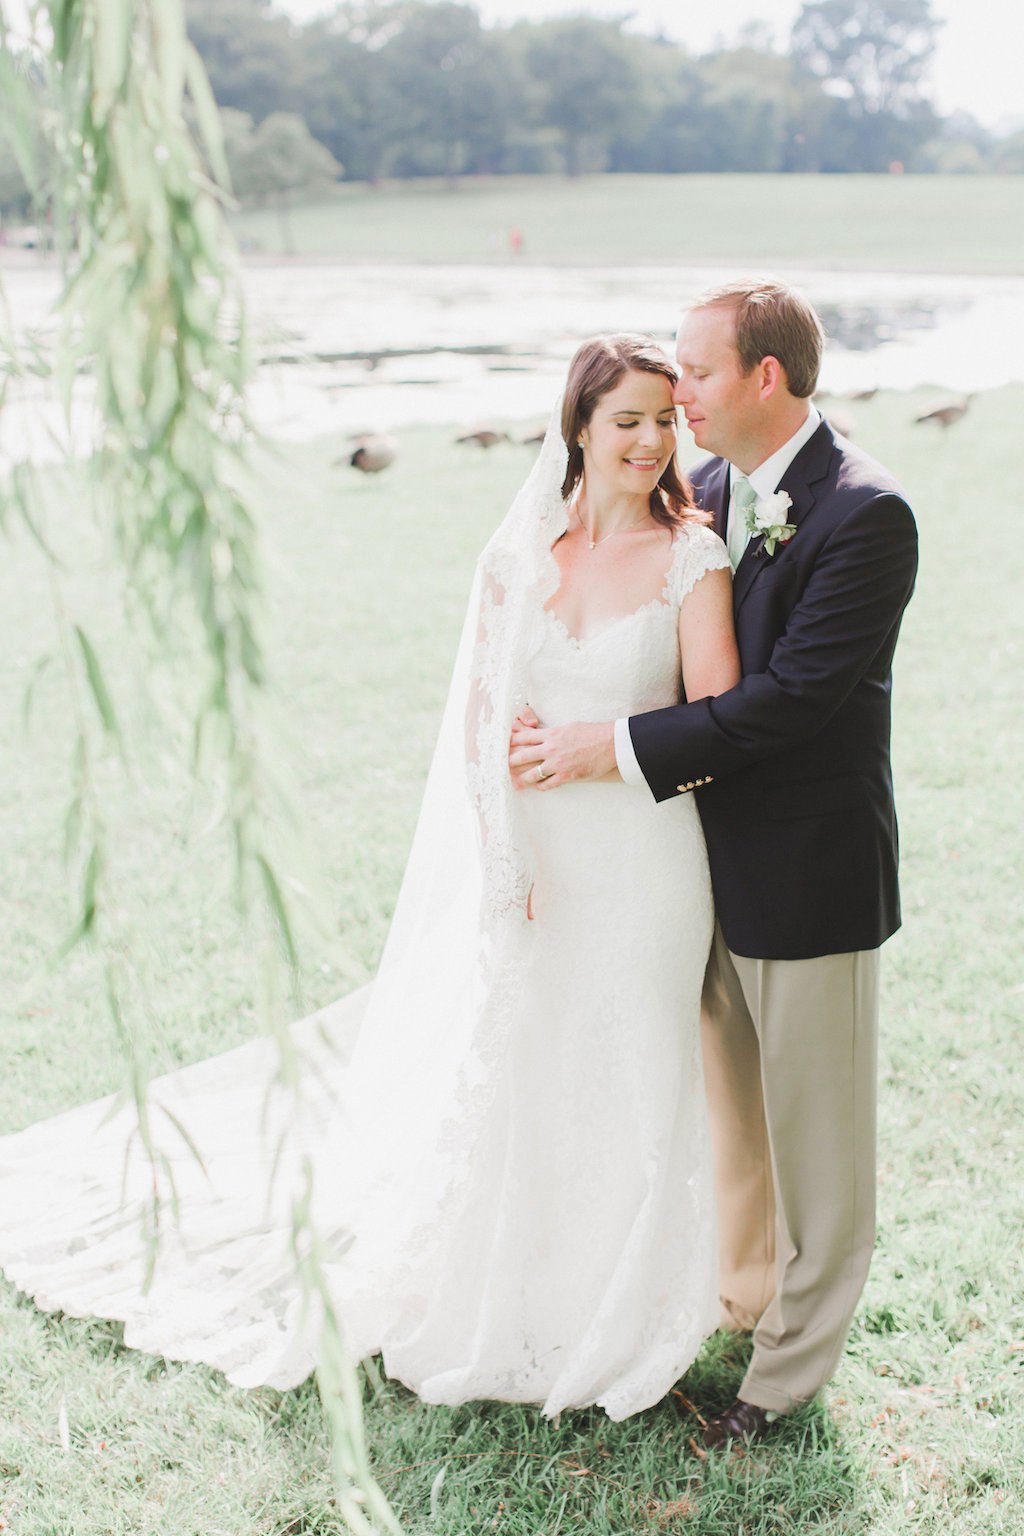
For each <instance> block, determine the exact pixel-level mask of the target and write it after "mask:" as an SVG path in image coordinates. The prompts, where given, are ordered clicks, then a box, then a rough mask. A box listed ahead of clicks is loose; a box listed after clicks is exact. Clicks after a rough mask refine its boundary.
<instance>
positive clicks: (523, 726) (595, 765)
mask: <svg viewBox="0 0 1024 1536" xmlns="http://www.w3.org/2000/svg"><path fill="white" fill-rule="evenodd" d="M508 766H509V770H510V772H511V774H512V782H513V784H514V785H515V787H516V789H541V790H544V789H557V788H558V787H559V785H560V784H577V783H581V782H582V781H584V780H587V779H602V778H605V777H606V776H607V775H609V774H612V773H615V774H616V775H617V770H616V764H615V726H614V725H613V724H612V723H611V722H608V721H603V722H601V723H599V724H593V725H592V724H588V723H586V722H582V721H576V722H575V723H574V724H572V725H541V723H540V721H539V720H538V719H537V716H536V715H535V714H534V712H533V710H532V709H530V708H526V709H524V710H523V711H522V713H521V714H519V715H517V716H516V720H515V724H514V725H513V727H512V739H511V742H510V745H509V754H508Z"/></svg>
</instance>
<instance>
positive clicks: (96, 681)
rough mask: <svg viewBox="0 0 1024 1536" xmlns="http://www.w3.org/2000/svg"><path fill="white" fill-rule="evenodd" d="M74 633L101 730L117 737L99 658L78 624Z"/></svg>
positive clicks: (114, 717)
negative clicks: (100, 723) (101, 725)
mask: <svg viewBox="0 0 1024 1536" xmlns="http://www.w3.org/2000/svg"><path fill="white" fill-rule="evenodd" d="M74 631H75V638H76V639H77V641H78V645H79V649H80V650H81V652H82V659H83V661H84V662H85V675H86V677H87V678H88V681H89V690H90V692H91V694H92V697H93V702H94V703H95V705H96V708H97V710H98V712H99V717H100V719H101V721H102V722H103V729H104V730H105V731H107V732H108V733H109V734H110V735H111V736H119V735H120V731H119V729H118V724H117V716H116V714H115V713H114V704H113V701H112V699H111V697H110V693H109V691H108V689H107V685H106V682H105V680H104V677H103V669H102V667H101V666H100V663H99V658H98V656H97V655H96V652H95V651H94V650H93V646H92V641H91V640H90V639H89V636H88V635H87V634H86V633H85V630H84V629H83V628H82V626H81V625H80V624H76V625H75V626H74Z"/></svg>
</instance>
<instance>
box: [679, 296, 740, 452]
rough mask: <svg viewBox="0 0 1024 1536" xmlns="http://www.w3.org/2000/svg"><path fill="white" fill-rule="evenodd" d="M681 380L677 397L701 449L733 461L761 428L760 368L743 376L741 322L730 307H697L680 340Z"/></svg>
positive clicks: (686, 317)
mask: <svg viewBox="0 0 1024 1536" xmlns="http://www.w3.org/2000/svg"><path fill="white" fill-rule="evenodd" d="M676 361H677V362H678V364H679V382H678V384H677V385H676V387H675V390H674V391H673V395H672V398H673V399H674V400H675V402H676V404H677V405H678V406H681V407H682V409H683V411H684V412H685V414H686V424H687V426H688V427H689V429H690V431H691V432H692V433H693V440H694V442H695V443H696V444H697V447H698V448H703V449H705V451H706V452H708V453H714V454H719V455H721V457H722V458H725V459H731V460H732V461H733V462H734V463H736V462H737V461H740V460H742V457H743V453H744V446H745V445H746V444H748V443H750V442H751V441H756V440H757V437H758V431H759V428H760V426H761V397H760V387H759V381H758V378H757V370H756V369H755V370H753V371H752V372H751V373H749V374H744V372H743V370H742V368H741V366H740V355H739V352H738V351H737V350H736V319H735V315H734V312H733V310H732V309H731V308H729V307H728V306H727V305H715V306H713V307H712V308H710V309H692V310H690V311H689V313H688V314H686V315H684V317H683V322H682V325H681V326H680V327H679V335H678V338H677V341H676Z"/></svg>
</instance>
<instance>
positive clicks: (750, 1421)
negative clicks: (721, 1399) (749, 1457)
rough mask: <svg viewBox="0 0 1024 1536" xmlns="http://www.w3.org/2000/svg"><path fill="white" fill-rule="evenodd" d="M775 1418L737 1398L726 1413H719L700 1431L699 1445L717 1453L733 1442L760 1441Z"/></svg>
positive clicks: (755, 1405)
mask: <svg viewBox="0 0 1024 1536" xmlns="http://www.w3.org/2000/svg"><path fill="white" fill-rule="evenodd" d="M775 1417H776V1415H775V1414H774V1413H770V1412H769V1410H768V1409H767V1408H758V1406H757V1404H756V1403H745V1402H744V1401H743V1399H742V1398H741V1397H738V1398H737V1399H736V1401H735V1402H734V1403H733V1405H732V1407H731V1408H730V1409H729V1410H728V1412H726V1413H720V1414H719V1415H718V1417H717V1419H712V1420H711V1421H710V1423H709V1424H707V1425H706V1427H705V1428H704V1429H703V1430H702V1431H701V1437H700V1438H701V1443H702V1444H703V1446H704V1447H705V1449H706V1450H709V1451H718V1450H721V1449H722V1448H723V1447H724V1446H727V1445H729V1444H730V1442H731V1441H733V1440H746V1441H748V1442H749V1441H751V1440H760V1439H761V1438H762V1436H763V1435H764V1433H765V1431H766V1430H767V1428H768V1426H769V1424H771V1422H772V1421H773V1419H774V1418H775Z"/></svg>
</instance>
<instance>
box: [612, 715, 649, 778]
mask: <svg viewBox="0 0 1024 1536" xmlns="http://www.w3.org/2000/svg"><path fill="white" fill-rule="evenodd" d="M615 763H616V767H617V768H618V770H619V772H620V773H621V775H622V777H623V779H624V781H625V782H626V783H627V784H632V785H634V787H635V788H637V789H639V788H641V787H642V786H643V785H645V784H646V783H647V780H646V779H645V778H644V775H643V769H642V768H641V767H640V764H639V763H638V762H637V760H636V753H635V752H634V751H633V738H632V736H631V735H630V734H629V721H628V720H616V722H615Z"/></svg>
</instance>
